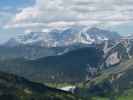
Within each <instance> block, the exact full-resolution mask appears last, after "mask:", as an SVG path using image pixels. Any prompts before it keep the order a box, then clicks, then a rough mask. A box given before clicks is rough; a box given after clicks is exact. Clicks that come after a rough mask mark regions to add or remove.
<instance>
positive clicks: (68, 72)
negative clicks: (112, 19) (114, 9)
mask: <svg viewBox="0 0 133 100" xmlns="http://www.w3.org/2000/svg"><path fill="white" fill-rule="evenodd" d="M0 70H1V71H2V72H0V88H2V87H6V88H4V89H3V88H2V90H1V89H0V98H6V97H11V98H15V99H12V100H132V98H133V36H132V35H130V36H127V37H126V36H122V35H121V34H119V33H117V32H112V31H108V30H104V29H99V28H96V27H93V28H88V27H69V28H64V29H51V30H44V31H43V32H27V33H25V34H23V35H19V36H17V37H15V38H11V39H9V40H8V41H7V42H6V43H4V44H2V45H1V46H0ZM3 72H6V73H12V74H6V73H3ZM14 74H15V75H14ZM16 75H17V76H16ZM19 76H20V77H19ZM23 77H25V78H26V79H25V78H23ZM28 80H30V81H28ZM31 81H33V82H31ZM8 82H9V83H8ZM50 87H52V88H50ZM64 87H70V89H67V90H66V89H64ZM54 88H56V89H54ZM10 89H12V91H14V92H13V94H11V92H10V91H8V92H7V94H3V93H4V92H1V91H7V90H10ZM59 94H60V95H59ZM36 95H37V96H36ZM21 97H22V98H25V99H22V98H21ZM44 98H46V99H44ZM47 98H48V99H47ZM4 100H8V99H4Z"/></svg>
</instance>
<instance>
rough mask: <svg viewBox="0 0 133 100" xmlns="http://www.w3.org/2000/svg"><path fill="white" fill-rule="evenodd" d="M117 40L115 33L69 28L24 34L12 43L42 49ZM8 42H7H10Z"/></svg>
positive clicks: (93, 29) (117, 36) (94, 29)
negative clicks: (35, 46) (41, 47)
mask: <svg viewBox="0 0 133 100" xmlns="http://www.w3.org/2000/svg"><path fill="white" fill-rule="evenodd" d="M116 38H119V35H118V34H117V33H116V32H110V31H107V30H102V29H98V28H80V27H70V28H65V29H60V30H59V29H53V30H49V31H48V30H47V31H46V30H44V31H42V32H29V33H28V32H26V33H25V34H22V35H19V36H17V37H16V38H14V39H11V40H13V41H12V44H13V43H14V41H15V44H14V45H17V43H18V44H19V45H20V44H24V45H37V46H44V47H57V46H68V45H72V44H76V43H82V44H93V43H101V42H103V41H106V40H110V39H111V40H112V39H116ZM11 40H9V41H11Z"/></svg>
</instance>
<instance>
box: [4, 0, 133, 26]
mask: <svg viewBox="0 0 133 100" xmlns="http://www.w3.org/2000/svg"><path fill="white" fill-rule="evenodd" d="M132 5H133V1H132V0H36V4H35V5H33V6H31V7H27V8H24V9H23V10H22V11H21V12H19V13H17V14H16V16H15V17H14V18H13V19H12V21H10V22H9V23H8V25H7V26H8V27H6V28H9V27H14V28H15V27H26V26H31V27H32V26H34V27H35V26H36V27H39V26H44V27H54V26H56V27H62V26H67V25H74V24H85V25H100V24H101V23H102V24H105V25H118V24H121V23H127V22H130V21H133V6H132Z"/></svg>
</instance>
